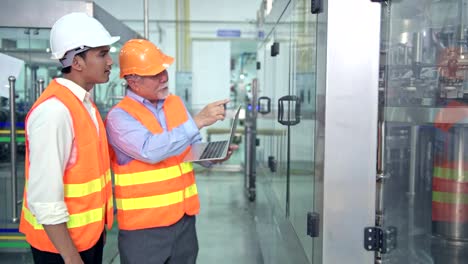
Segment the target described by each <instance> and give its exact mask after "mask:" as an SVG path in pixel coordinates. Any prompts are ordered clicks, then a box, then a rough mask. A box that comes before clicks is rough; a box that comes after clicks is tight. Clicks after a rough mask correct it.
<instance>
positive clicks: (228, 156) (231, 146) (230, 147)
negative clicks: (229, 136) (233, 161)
mask: <svg viewBox="0 0 468 264" xmlns="http://www.w3.org/2000/svg"><path fill="white" fill-rule="evenodd" d="M238 148H239V146H238V145H229V150H228V153H227V156H226V158H224V159H222V160H213V161H212V162H213V163H220V162H223V161H226V160H228V159H229V158H230V157H231V155H232V153H233V152H234V151H236V150H237V149H238Z"/></svg>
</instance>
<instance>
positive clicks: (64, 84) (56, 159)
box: [20, 13, 120, 264]
mask: <svg viewBox="0 0 468 264" xmlns="http://www.w3.org/2000/svg"><path fill="white" fill-rule="evenodd" d="M119 38H120V37H111V36H110V34H109V32H107V30H106V29H105V28H104V27H103V26H102V24H101V23H99V22H98V21H97V20H96V19H94V18H92V17H89V16H88V15H86V14H84V13H71V14H68V15H65V16H63V17H62V18H60V19H59V20H57V21H56V22H55V24H54V25H53V27H52V30H51V32H50V45H51V50H52V58H54V59H58V60H59V61H60V63H61V64H62V73H63V78H56V79H54V80H52V82H51V83H50V84H49V86H48V87H47V88H46V89H45V91H44V92H43V93H42V95H41V96H40V97H39V98H38V99H37V101H36V102H35V103H34V105H33V106H32V108H31V110H30V111H29V113H28V115H27V116H26V125H25V127H26V162H25V174H26V175H25V176H26V183H25V189H24V200H23V201H24V204H23V209H22V213H21V222H20V231H21V232H22V233H24V234H25V235H26V240H27V241H28V243H29V244H30V245H31V250H32V254H33V258H34V262H35V263H67V264H68V263H73V264H75V263H93V264H94V263H102V251H103V244H104V235H105V225H106V224H107V227H108V228H109V229H110V228H111V226H112V220H113V204H112V185H111V181H110V164H109V153H108V145H107V138H106V132H105V128H104V125H103V122H102V119H101V116H100V115H99V112H98V110H97V108H96V106H95V104H94V103H93V102H92V101H91V100H90V93H89V91H90V90H91V89H92V88H93V87H94V85H95V84H97V83H105V82H107V81H108V80H109V74H110V70H111V66H112V63H113V61H112V58H111V57H110V55H109V49H110V46H109V45H111V44H113V43H115V42H116V41H118V40H119Z"/></svg>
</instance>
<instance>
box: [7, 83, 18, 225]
mask: <svg viewBox="0 0 468 264" xmlns="http://www.w3.org/2000/svg"><path fill="white" fill-rule="evenodd" d="M8 81H9V83H10V100H9V101H10V154H11V161H10V165H11V197H12V205H13V206H12V212H13V214H12V218H11V221H12V222H13V223H16V222H18V210H17V204H16V202H17V201H16V200H17V190H16V186H17V177H16V111H15V109H16V106H15V81H16V78H15V77H14V76H10V77H9V78H8Z"/></svg>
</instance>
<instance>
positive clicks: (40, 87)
mask: <svg viewBox="0 0 468 264" xmlns="http://www.w3.org/2000/svg"><path fill="white" fill-rule="evenodd" d="M37 83H38V85H37V87H36V88H37V89H36V98H35V99H36V100H37V98H39V96H41V94H42V92H43V91H44V79H42V78H40V79H39V80H37Z"/></svg>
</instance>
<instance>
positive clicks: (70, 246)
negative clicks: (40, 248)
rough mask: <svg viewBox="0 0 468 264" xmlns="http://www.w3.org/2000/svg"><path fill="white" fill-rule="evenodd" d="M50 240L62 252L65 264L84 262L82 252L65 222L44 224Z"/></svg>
mask: <svg viewBox="0 0 468 264" xmlns="http://www.w3.org/2000/svg"><path fill="white" fill-rule="evenodd" d="M43 226H44V230H45V231H46V233H47V235H48V236H49V239H50V241H52V243H53V244H54V246H55V248H56V249H57V250H58V251H59V252H60V255H61V256H62V258H63V261H64V262H65V264H83V260H82V259H81V256H80V253H79V252H78V250H77V249H76V247H75V244H74V243H73V241H72V240H71V237H70V234H69V233H68V228H67V225H66V224H65V223H63V224H58V225H43Z"/></svg>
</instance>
